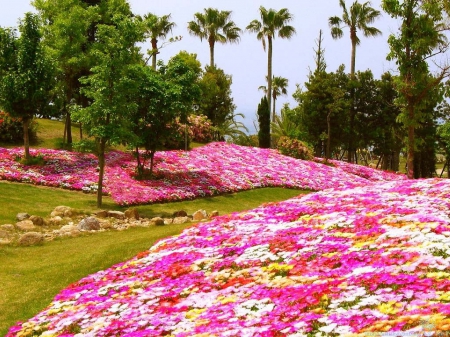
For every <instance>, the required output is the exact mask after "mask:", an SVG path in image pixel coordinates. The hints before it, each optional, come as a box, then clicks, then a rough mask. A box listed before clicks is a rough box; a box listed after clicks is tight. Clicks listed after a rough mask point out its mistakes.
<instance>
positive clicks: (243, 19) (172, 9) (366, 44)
mask: <svg viewBox="0 0 450 337" xmlns="http://www.w3.org/2000/svg"><path fill="white" fill-rule="evenodd" d="M128 2H129V3H130V6H131V10H132V11H133V13H135V14H140V15H143V14H146V13H154V14H156V15H159V16H161V15H167V14H171V18H172V21H173V22H175V23H176V27H175V29H174V30H173V36H180V35H181V36H182V39H181V41H179V42H175V43H172V44H169V45H167V46H166V47H165V48H163V49H161V51H160V54H159V55H158V57H159V58H160V59H162V60H164V61H165V62H167V61H168V60H169V59H170V58H171V57H172V56H174V55H176V54H177V53H178V52H179V51H181V50H185V51H187V52H189V53H195V54H197V59H198V60H199V61H200V62H201V64H202V67H204V66H206V65H208V64H209V46H208V43H207V41H205V40H203V41H200V39H199V38H198V37H196V36H192V35H190V34H189V32H188V30H187V23H188V22H189V21H192V20H194V14H195V13H197V12H203V11H204V9H205V8H209V7H212V8H217V9H219V10H229V11H232V20H233V21H234V22H235V24H236V25H237V26H238V27H240V28H241V29H242V30H244V31H245V27H246V26H247V25H248V24H249V23H250V22H251V21H252V20H254V19H258V20H260V16H259V7H260V6H263V7H265V8H266V9H269V8H273V9H275V10H280V9H281V8H287V9H288V10H289V12H290V13H291V14H292V15H293V17H294V19H293V21H291V22H290V25H292V26H293V27H294V28H295V30H296V34H295V35H294V36H293V37H292V38H291V39H289V40H286V39H280V38H278V37H275V39H274V42H273V75H275V76H282V77H285V78H287V79H288V80H289V86H288V88H287V90H288V95H287V96H280V97H279V98H278V99H277V101H276V107H277V109H276V110H277V112H278V113H279V111H280V109H281V107H282V105H283V104H284V103H288V104H289V105H290V106H291V107H295V106H296V105H297V104H296V102H295V100H294V99H293V98H292V94H293V93H294V91H295V90H296V85H297V84H299V85H301V86H304V83H305V82H306V81H307V80H308V78H307V77H308V73H309V71H310V69H313V68H314V49H316V48H317V46H316V43H317V39H318V37H319V31H320V30H322V31H323V34H322V35H323V48H324V49H325V61H326V64H327V71H335V70H336V69H337V68H338V67H339V65H341V64H344V65H345V67H346V71H347V72H349V71H350V52H351V43H350V36H349V30H348V29H344V36H343V37H342V38H341V39H339V40H333V38H332V37H331V34H330V28H329V26H328V18H329V17H330V16H341V15H342V9H341V8H340V6H339V1H338V0H314V1H310V0H277V1H273V0H272V1H269V0H257V1H255V0H227V1H213V0H163V1H161V0H156V1H150V0H128ZM361 2H362V1H361ZM351 3H353V0H351V1H349V0H346V4H347V7H350V5H351ZM371 5H372V7H373V8H375V9H377V10H380V11H381V14H382V16H381V18H380V19H378V20H376V21H375V22H374V23H373V26H375V27H377V28H378V29H380V30H381V31H382V35H381V36H379V37H371V38H365V37H364V36H362V35H360V39H361V44H360V45H359V46H358V47H357V50H356V70H361V71H364V70H367V69H371V70H372V72H373V74H374V76H375V78H380V77H381V74H382V73H384V72H386V71H391V72H394V73H395V72H396V66H395V64H394V63H393V62H389V61H387V60H386V55H387V54H388V52H389V46H388V44H387V39H388V37H389V35H390V34H392V33H397V31H398V27H399V23H398V22H397V21H395V20H393V19H392V18H390V17H389V15H388V14H387V13H384V12H383V11H382V10H381V0H373V1H371ZM0 8H1V9H2V10H1V11H0V26H2V27H15V26H17V22H18V19H19V18H21V17H23V15H24V13H25V12H27V11H34V8H33V7H32V5H31V4H30V1H29V0H13V1H11V0H0ZM169 36H170V34H169ZM144 47H148V48H150V46H149V45H147V46H144ZM214 56H215V63H216V66H217V67H219V68H221V69H223V70H224V71H225V73H226V74H228V75H231V76H232V80H233V84H232V87H231V90H232V96H233V99H234V104H235V105H236V107H237V108H236V111H235V112H236V113H242V114H244V115H245V119H243V120H242V119H241V120H240V121H242V122H243V123H244V124H245V125H246V126H247V127H248V128H249V129H250V133H254V124H255V123H257V122H256V121H257V117H256V110H257V107H258V104H259V102H260V100H261V97H262V96H263V92H262V91H261V90H258V88H259V87H260V86H262V85H266V80H265V78H266V75H267V52H266V51H264V49H263V47H262V43H261V41H260V40H257V38H256V34H254V33H249V32H243V34H242V35H241V39H240V42H239V43H238V44H220V43H216V46H215V54H214Z"/></svg>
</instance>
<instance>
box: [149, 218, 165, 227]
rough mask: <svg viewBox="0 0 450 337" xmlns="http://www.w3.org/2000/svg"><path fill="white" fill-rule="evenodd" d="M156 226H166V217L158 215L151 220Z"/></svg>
mask: <svg viewBox="0 0 450 337" xmlns="http://www.w3.org/2000/svg"><path fill="white" fill-rule="evenodd" d="M150 221H151V222H152V223H153V224H154V225H155V226H164V225H165V224H164V219H163V218H160V217H156V218H153V219H151V220H150Z"/></svg>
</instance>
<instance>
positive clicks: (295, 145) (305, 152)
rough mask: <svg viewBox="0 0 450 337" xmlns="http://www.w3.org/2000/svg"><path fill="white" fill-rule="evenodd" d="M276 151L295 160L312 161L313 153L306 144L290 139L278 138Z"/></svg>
mask: <svg viewBox="0 0 450 337" xmlns="http://www.w3.org/2000/svg"><path fill="white" fill-rule="evenodd" d="M277 149H278V151H280V153H281V154H284V155H286V156H291V157H294V158H297V159H304V160H311V159H313V157H314V156H313V151H312V149H311V148H310V147H309V146H308V144H306V143H304V142H302V141H300V140H298V139H294V138H290V137H286V136H283V137H280V139H279V140H278V142H277Z"/></svg>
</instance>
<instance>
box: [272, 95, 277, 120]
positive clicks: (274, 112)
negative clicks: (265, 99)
mask: <svg viewBox="0 0 450 337" xmlns="http://www.w3.org/2000/svg"><path fill="white" fill-rule="evenodd" d="M272 99H273V109H272V123H275V116H276V114H277V112H276V110H275V102H276V100H277V98H276V96H275V95H272Z"/></svg>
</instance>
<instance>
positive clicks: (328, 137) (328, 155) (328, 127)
mask: <svg viewBox="0 0 450 337" xmlns="http://www.w3.org/2000/svg"><path fill="white" fill-rule="evenodd" d="M330 149H331V112H329V113H328V114H327V153H326V155H325V162H328V159H330Z"/></svg>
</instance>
